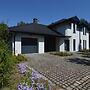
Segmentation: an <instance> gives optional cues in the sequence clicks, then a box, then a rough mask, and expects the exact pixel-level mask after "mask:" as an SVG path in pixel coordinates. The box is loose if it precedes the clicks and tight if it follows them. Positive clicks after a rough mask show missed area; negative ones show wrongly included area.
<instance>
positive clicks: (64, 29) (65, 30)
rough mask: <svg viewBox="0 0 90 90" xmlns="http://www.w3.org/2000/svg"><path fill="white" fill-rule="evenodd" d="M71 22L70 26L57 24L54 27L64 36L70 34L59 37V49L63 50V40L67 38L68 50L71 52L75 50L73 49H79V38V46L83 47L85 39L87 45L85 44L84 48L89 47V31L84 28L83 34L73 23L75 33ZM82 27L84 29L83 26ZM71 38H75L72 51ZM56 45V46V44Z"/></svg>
mask: <svg viewBox="0 0 90 90" xmlns="http://www.w3.org/2000/svg"><path fill="white" fill-rule="evenodd" d="M73 25H74V24H73V23H71V27H70V25H68V24H67V25H66V24H65V26H64V25H62V26H58V27H56V30H57V31H58V32H60V33H62V34H64V35H65V36H70V37H69V38H60V39H59V41H58V42H59V43H58V45H59V49H58V50H59V51H65V45H64V40H69V41H70V51H71V52H75V51H79V46H80V40H81V47H82V49H83V40H86V42H87V44H86V45H87V46H86V49H89V32H88V30H86V35H83V31H80V30H79V29H78V28H77V24H75V30H76V33H73V29H74V27H73ZM84 29H86V28H85V27H84ZM73 39H75V40H76V45H75V46H76V50H75V51H73ZM58 45H57V46H58Z"/></svg>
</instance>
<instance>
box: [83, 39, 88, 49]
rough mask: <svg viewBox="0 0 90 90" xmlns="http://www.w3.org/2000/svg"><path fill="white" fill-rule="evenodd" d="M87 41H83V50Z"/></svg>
mask: <svg viewBox="0 0 90 90" xmlns="http://www.w3.org/2000/svg"><path fill="white" fill-rule="evenodd" d="M86 45H87V41H86V40H83V49H86Z"/></svg>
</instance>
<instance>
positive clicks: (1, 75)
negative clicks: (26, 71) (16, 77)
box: [0, 41, 13, 88]
mask: <svg viewBox="0 0 90 90" xmlns="http://www.w3.org/2000/svg"><path fill="white" fill-rule="evenodd" d="M12 67H13V56H12V55H11V53H10V51H9V50H8V46H7V44H6V43H5V42H4V41H1V42H0V88H2V87H4V86H8V84H9V82H8V80H9V77H10V74H11V70H12Z"/></svg>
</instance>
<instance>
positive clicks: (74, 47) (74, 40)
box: [73, 39, 76, 51]
mask: <svg viewBox="0 0 90 90" xmlns="http://www.w3.org/2000/svg"><path fill="white" fill-rule="evenodd" d="M75 50H76V39H73V51H75Z"/></svg>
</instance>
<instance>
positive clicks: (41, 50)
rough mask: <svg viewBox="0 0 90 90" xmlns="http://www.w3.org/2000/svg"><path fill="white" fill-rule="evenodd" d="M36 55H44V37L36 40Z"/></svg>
mask: <svg viewBox="0 0 90 90" xmlns="http://www.w3.org/2000/svg"><path fill="white" fill-rule="evenodd" d="M38 53H44V37H42V36H40V37H39V38H38Z"/></svg>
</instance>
